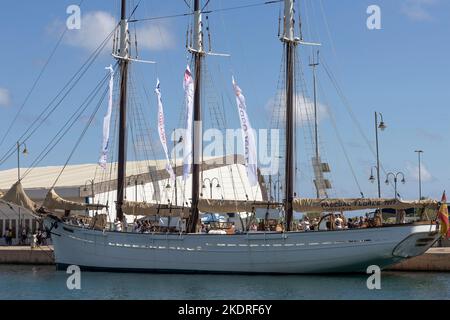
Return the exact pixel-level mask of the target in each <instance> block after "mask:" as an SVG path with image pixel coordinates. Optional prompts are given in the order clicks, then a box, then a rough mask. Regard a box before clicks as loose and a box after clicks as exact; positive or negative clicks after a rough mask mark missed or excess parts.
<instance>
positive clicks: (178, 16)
mask: <svg viewBox="0 0 450 320" xmlns="http://www.w3.org/2000/svg"><path fill="white" fill-rule="evenodd" d="M283 1H284V0H273V1H265V2H263V3H254V4H247V5H242V6H236V7H229V8H221V9H213V10H208V11H202V13H204V14H210V13H216V12H224V11H231V10H239V9H247V8H253V7H262V6H266V5H271V4H275V3H280V2H283ZM203 9H204V8H203ZM193 14H194V13H193V12H188V13H180V14H173V15H167V16H160V17H150V18H142V19H134V20H130V21H128V22H129V23H135V22H142V21H153V20H162V19H171V18H180V17H187V16H192V15H193Z"/></svg>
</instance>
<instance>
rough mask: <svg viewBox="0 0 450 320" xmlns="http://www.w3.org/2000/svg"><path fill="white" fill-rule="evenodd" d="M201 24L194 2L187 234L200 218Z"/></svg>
mask: <svg viewBox="0 0 450 320" xmlns="http://www.w3.org/2000/svg"><path fill="white" fill-rule="evenodd" d="M202 27H203V22H202V12H201V3H200V0H195V1H194V44H193V48H192V50H191V52H192V55H193V57H194V63H195V67H194V69H195V79H194V81H195V89H194V90H195V91H194V125H193V128H194V132H193V139H192V144H193V145H192V204H191V215H190V219H189V223H188V228H187V232H189V233H195V232H197V223H198V219H199V216H200V213H199V210H198V203H199V200H200V171H201V159H202V153H203V151H202V150H203V146H202V131H203V130H202V106H201V85H202V60H203V56H204V51H203V30H202V29H203V28H202Z"/></svg>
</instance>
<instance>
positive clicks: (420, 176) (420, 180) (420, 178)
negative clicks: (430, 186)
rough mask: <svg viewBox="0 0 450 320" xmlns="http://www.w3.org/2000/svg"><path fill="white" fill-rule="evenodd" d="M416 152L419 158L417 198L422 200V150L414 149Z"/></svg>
mask: <svg viewBox="0 0 450 320" xmlns="http://www.w3.org/2000/svg"><path fill="white" fill-rule="evenodd" d="M414 152H416V153H417V156H418V158H419V200H422V159H421V156H422V153H424V152H423V151H422V150H416V151H414Z"/></svg>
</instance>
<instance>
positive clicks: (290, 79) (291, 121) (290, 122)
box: [282, 0, 297, 231]
mask: <svg viewBox="0 0 450 320" xmlns="http://www.w3.org/2000/svg"><path fill="white" fill-rule="evenodd" d="M294 26H295V21H294V0H285V1H284V34H283V37H282V41H283V43H284V46H285V52H286V163H285V179H286V187H285V198H284V201H285V206H284V208H285V214H286V231H290V230H291V222H292V217H293V213H294V212H293V208H292V202H293V200H294V141H295V139H294V132H295V128H294V126H295V118H294V116H295V112H294V107H295V84H294V81H295V51H296V46H297V42H296V39H295V27H294Z"/></svg>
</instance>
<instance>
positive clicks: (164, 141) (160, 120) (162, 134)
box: [155, 79, 175, 181]
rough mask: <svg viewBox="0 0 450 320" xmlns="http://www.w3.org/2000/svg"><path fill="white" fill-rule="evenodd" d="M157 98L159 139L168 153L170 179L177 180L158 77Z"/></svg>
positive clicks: (167, 165) (167, 167)
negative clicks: (170, 153)
mask: <svg viewBox="0 0 450 320" xmlns="http://www.w3.org/2000/svg"><path fill="white" fill-rule="evenodd" d="M155 93H156V98H157V100H158V133H159V140H160V141H161V144H162V147H163V149H164V153H165V154H166V160H167V164H166V171H167V172H168V173H169V175H170V179H171V180H172V181H175V173H174V172H173V169H172V166H171V164H170V159H169V151H168V149H167V139H166V126H165V123H164V108H163V103H162V98H161V83H160V82H159V79H157V82H156V89H155Z"/></svg>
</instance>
